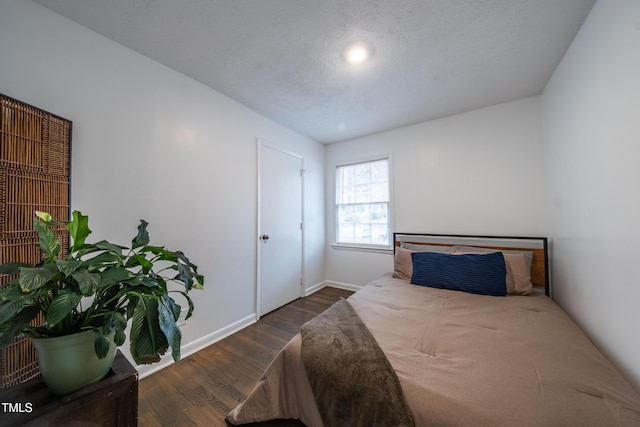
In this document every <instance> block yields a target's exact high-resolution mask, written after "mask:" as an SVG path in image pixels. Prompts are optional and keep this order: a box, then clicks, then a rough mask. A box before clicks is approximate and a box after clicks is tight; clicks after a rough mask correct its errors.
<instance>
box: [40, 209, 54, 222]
mask: <svg viewBox="0 0 640 427" xmlns="http://www.w3.org/2000/svg"><path fill="white" fill-rule="evenodd" d="M36 216H37V217H38V218H40V219H41V220H43V221H44V222H49V221H51V220H52V219H53V218H52V217H51V215H50V214H49V212H42V211H36Z"/></svg>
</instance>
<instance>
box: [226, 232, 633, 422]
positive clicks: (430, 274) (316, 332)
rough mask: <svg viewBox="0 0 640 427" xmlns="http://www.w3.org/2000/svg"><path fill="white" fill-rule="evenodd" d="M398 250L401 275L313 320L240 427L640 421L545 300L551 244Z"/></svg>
mask: <svg viewBox="0 0 640 427" xmlns="http://www.w3.org/2000/svg"><path fill="white" fill-rule="evenodd" d="M394 242H395V250H394V260H395V262H394V267H395V268H394V271H393V273H389V274H387V275H384V276H382V277H380V278H379V279H377V280H374V281H373V282H371V283H369V284H367V285H366V286H364V287H363V288H362V289H361V290H359V291H358V292H356V293H354V294H353V295H351V296H350V297H349V298H348V299H346V300H341V301H339V302H338V303H336V304H335V305H334V306H332V307H331V308H329V309H328V310H327V311H326V312H324V313H322V314H321V315H319V316H318V317H317V318H316V319H314V320H312V321H310V322H308V324H305V325H304V326H303V327H302V329H301V332H300V334H298V335H296V336H295V337H294V338H293V339H292V340H291V341H290V342H289V343H288V344H287V345H286V346H285V348H284V349H283V350H282V351H280V352H279V353H278V355H277V356H276V357H275V358H274V360H273V361H272V363H271V364H270V365H269V367H268V368H267V369H266V370H265V372H264V374H263V376H262V378H261V379H260V380H259V381H258V383H257V384H256V386H255V387H254V389H253V391H252V392H251V394H250V395H249V396H248V398H247V399H246V400H245V401H244V402H242V403H241V404H240V405H239V406H238V407H236V408H235V409H234V410H233V411H231V412H230V413H229V414H228V415H227V420H228V421H229V422H230V423H231V424H244V423H251V422H259V421H267V420H274V419H298V420H300V421H302V422H303V423H304V424H305V425H307V426H309V427H315V426H323V425H343V426H347V425H348V426H358V425H361V426H371V425H389V426H391V425H393V426H401V425H416V426H470V425H472V426H516V425H517V426H574V425H580V426H589V425H592V426H632V425H633V426H638V425H640V396H639V395H638V394H637V392H635V391H634V389H633V388H632V387H631V386H630V384H629V383H628V382H627V381H626V380H625V379H624V378H623V377H622V376H621V374H620V373H619V372H618V371H617V370H616V369H615V367H614V366H613V365H612V363H611V362H610V361H608V360H607V359H606V358H605V357H604V356H603V355H602V354H601V353H600V352H599V351H598V350H597V349H596V348H595V346H594V345H593V344H592V343H591V342H590V341H589V339H588V338H587V337H586V335H585V334H584V333H583V332H582V331H581V330H580V328H579V327H578V326H577V325H576V324H575V323H574V322H573V321H572V320H571V319H570V318H569V317H568V316H567V314H566V313H564V312H563V311H562V310H561V309H560V308H559V307H558V306H557V305H556V304H555V303H554V302H553V301H552V299H551V298H550V297H549V295H550V293H551V286H550V281H549V262H548V247H547V239H546V238H512V237H477V236H444V235H427V234H400V233H396V234H395V235H394Z"/></svg>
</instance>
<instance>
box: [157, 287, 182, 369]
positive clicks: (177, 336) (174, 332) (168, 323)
mask: <svg viewBox="0 0 640 427" xmlns="http://www.w3.org/2000/svg"><path fill="white" fill-rule="evenodd" d="M158 316H159V317H158V320H159V322H160V329H162V332H163V333H164V335H165V336H166V337H167V340H168V341H169V345H170V346H171V356H172V357H173V360H174V361H176V362H177V361H178V360H180V341H181V339H182V332H181V331H180V328H178V325H176V320H178V317H179V316H180V306H179V305H177V304H176V303H175V301H173V299H172V298H171V297H169V296H167V295H163V296H162V297H161V299H160V304H158Z"/></svg>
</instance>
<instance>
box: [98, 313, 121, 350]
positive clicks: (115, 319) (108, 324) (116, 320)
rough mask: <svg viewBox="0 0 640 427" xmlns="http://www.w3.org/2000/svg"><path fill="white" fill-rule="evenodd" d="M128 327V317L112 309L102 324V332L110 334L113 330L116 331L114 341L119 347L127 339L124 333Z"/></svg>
mask: <svg viewBox="0 0 640 427" xmlns="http://www.w3.org/2000/svg"><path fill="white" fill-rule="evenodd" d="M126 327H127V319H125V317H124V316H123V315H122V313H118V312H117V311H111V312H109V313H107V314H105V316H104V325H103V326H102V332H103V333H104V334H106V335H109V334H110V333H111V332H112V331H115V335H114V337H113V341H114V342H115V343H116V345H117V346H118V347H119V346H121V345H122V344H124V341H125V339H126V335H125V334H124V330H125V329H126Z"/></svg>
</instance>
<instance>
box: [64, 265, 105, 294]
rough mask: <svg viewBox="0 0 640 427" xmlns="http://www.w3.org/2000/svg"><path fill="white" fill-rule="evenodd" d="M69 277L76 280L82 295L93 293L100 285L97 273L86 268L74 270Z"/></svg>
mask: <svg viewBox="0 0 640 427" xmlns="http://www.w3.org/2000/svg"><path fill="white" fill-rule="evenodd" d="M71 277H73V278H74V279H75V281H76V282H78V287H79V288H80V292H82V295H84V296H90V295H93V294H94V293H95V291H96V289H98V286H99V285H100V274H99V273H90V272H89V271H87V270H78V271H75V272H74V273H73V274H72V275H71Z"/></svg>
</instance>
